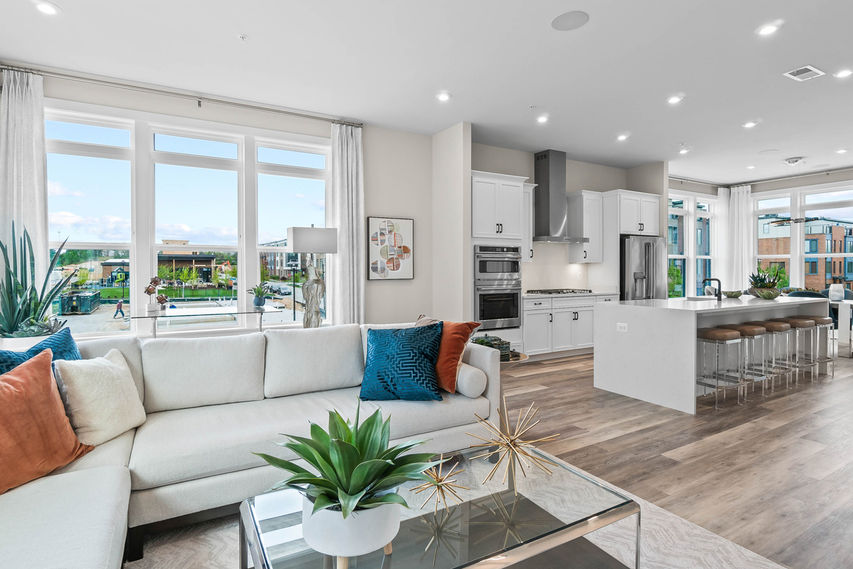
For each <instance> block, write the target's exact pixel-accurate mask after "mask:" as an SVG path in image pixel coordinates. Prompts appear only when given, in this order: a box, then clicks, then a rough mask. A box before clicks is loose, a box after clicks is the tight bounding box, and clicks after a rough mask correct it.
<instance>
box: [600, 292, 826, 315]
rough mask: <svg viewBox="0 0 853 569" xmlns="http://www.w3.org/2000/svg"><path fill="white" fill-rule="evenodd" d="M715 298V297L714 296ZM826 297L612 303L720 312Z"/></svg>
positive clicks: (789, 303) (751, 297)
mask: <svg viewBox="0 0 853 569" xmlns="http://www.w3.org/2000/svg"><path fill="white" fill-rule="evenodd" d="M712 298H713V297H712ZM828 300H829V299H826V298H803V297H790V296H780V297H778V298H776V299H774V300H764V299H761V298H756V297H754V296H750V295H747V294H745V295H743V296H741V297H740V298H725V297H723V301H722V302H717V301H716V299H712V300H688V299H685V298H667V299H663V298H655V299H649V300H623V301H621V302H619V303H611V304H612V305H615V306H637V307H646V308H657V309H663V310H685V311H688V312H696V313H720V312H735V311H743V310H752V309H767V308H772V307H773V306H795V305H798V304H817V303H822V302H828Z"/></svg>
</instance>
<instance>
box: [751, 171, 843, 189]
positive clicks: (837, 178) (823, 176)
mask: <svg viewBox="0 0 853 569" xmlns="http://www.w3.org/2000/svg"><path fill="white" fill-rule="evenodd" d="M833 182H851V183H853V168H845V169H843V170H834V171H832V172H818V173H816V174H807V175H804V176H797V177H794V178H784V179H779V180H765V181H763V182H752V184H751V185H752V192H753V193H756V192H769V191H773V190H784V189H788V188H803V187H806V186H816V185H818V184H829V183H833Z"/></svg>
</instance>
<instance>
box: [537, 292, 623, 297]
mask: <svg viewBox="0 0 853 569" xmlns="http://www.w3.org/2000/svg"><path fill="white" fill-rule="evenodd" d="M521 296H522V297H524V298H575V297H579V298H583V297H584V296H619V293H618V292H572V293H566V294H530V293H524V294H523V295H521Z"/></svg>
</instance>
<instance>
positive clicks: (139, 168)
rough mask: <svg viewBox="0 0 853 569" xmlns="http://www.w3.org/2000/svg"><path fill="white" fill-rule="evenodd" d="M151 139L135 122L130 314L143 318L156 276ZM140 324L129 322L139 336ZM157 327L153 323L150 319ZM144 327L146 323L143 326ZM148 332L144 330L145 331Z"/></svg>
mask: <svg viewBox="0 0 853 569" xmlns="http://www.w3.org/2000/svg"><path fill="white" fill-rule="evenodd" d="M153 140H154V138H153V136H152V134H151V129H150V127H149V126H148V124H147V123H145V122H143V121H136V124H135V126H134V130H133V145H132V148H133V153H134V160H133V161H132V162H131V164H132V166H131V171H132V172H133V182H132V184H131V191H130V195H131V247H130V266H131V275H130V306H131V314H135V315H137V316H142V315H143V314H144V313H145V310H146V304H147V297H146V296H145V295H144V294H143V293H142V291H143V288H144V287H145V285H147V284H148V279H149V277H150V276H152V275H156V274H157V263H156V260H155V259H156V256H155V255H156V254H155V253H154V161H153V159H152V155H151V152H152V150H153V148H152V141H153ZM139 322H147V320H146V321H141V320H133V319H131V323H132V325H131V331H132V332H133V333H134V334H138V333H139V332H140V330H138V326H139V324H138V323H139ZM152 322H153V325H154V326H156V325H157V324H156V320H152ZM142 327H143V328H145V324H143V325H142ZM145 331H146V332H147V330H145Z"/></svg>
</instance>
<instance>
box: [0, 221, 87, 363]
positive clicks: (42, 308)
mask: <svg viewBox="0 0 853 569" xmlns="http://www.w3.org/2000/svg"><path fill="white" fill-rule="evenodd" d="M66 241H67V239H66ZM66 241H63V242H62V244H61V245H60V246H59V247H58V248H57V249H56V252H55V253H54V255H53V258H52V259H51V261H50V265H49V266H48V267H47V271H46V273H45V277H44V280H43V281H42V282H41V283H38V282H36V255H35V253H34V251H33V243H32V240H31V239H30V234H29V232H28V231H27V230H26V229H24V232H23V235H21V237H20V238H18V237H17V235H16V234H15V223H14V222H12V239H11V241H10V242H9V244H8V245H7V244H5V243H2V242H0V253H2V255H3V276H2V279H0V339H2V338H16V339H20V340H11V339H9V340H0V345H2V348H3V349H10V350H22V349H27V348H29V347H30V346H32V345H35V344H36V343H37V342H38V341H39V340H41V337H42V336H48V335H50V334H53V333H55V332H58V331H59V330H60V329H61V328H62V327H63V326H64V325H65V322H66V321H65V320H57V319H56V318H54V317H53V315H52V304H53V301H54V300H55V299H56V298H57V297H59V295H60V293H61V292H62V290H63V289H65V287H67V286H68V284H69V283H70V282H71V279H73V278H74V277H75V276H76V275H77V270H74V271H72V272H71V273H70V274H68V275H66V276H65V277H64V278H61V279H59V281H58V282H56V283H55V284H53V285H51V283H50V280H51V275H52V274H53V272H54V270H55V269H56V266H57V263H58V262H59V259H60V257H61V256H62V250H63V249H64V248H65V242H66ZM10 249H11V251H10Z"/></svg>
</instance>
